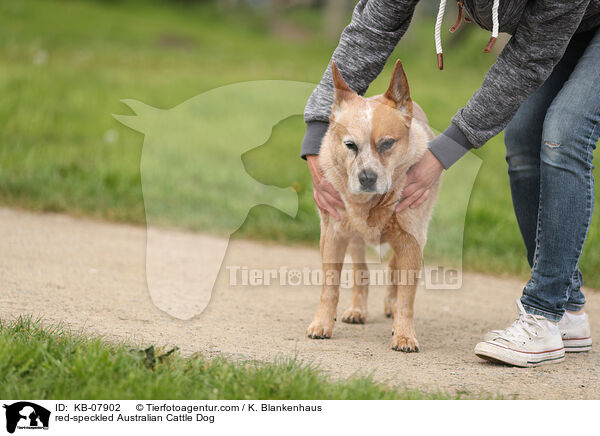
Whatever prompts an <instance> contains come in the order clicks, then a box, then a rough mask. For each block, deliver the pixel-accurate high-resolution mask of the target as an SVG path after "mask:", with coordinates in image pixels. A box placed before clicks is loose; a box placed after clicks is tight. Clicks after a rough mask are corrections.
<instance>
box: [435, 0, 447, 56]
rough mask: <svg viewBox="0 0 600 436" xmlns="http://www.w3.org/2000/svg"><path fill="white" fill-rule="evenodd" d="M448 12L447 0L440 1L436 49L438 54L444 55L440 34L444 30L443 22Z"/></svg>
mask: <svg viewBox="0 0 600 436" xmlns="http://www.w3.org/2000/svg"><path fill="white" fill-rule="evenodd" d="M445 11H446V0H441V1H440V8H439V9H438V14H437V20H436V22H435V49H436V52H437V54H442V37H441V35H440V32H441V30H442V20H443V19H444V12H445Z"/></svg>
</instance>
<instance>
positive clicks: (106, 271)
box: [0, 209, 600, 399]
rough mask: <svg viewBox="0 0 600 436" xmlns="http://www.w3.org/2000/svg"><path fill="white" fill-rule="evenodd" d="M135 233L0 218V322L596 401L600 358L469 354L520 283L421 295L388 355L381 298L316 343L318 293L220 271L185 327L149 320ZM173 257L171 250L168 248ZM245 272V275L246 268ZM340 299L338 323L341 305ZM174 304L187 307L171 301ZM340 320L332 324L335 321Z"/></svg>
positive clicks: (485, 283)
mask: <svg viewBox="0 0 600 436" xmlns="http://www.w3.org/2000/svg"><path fill="white" fill-rule="evenodd" d="M180 236H181V238H172V240H173V241H178V240H182V239H183V240H185V241H186V244H202V246H206V247H210V246H211V244H212V243H214V241H215V239H216V238H214V237H209V236H204V235H196V234H185V233H181V234H180ZM145 245H146V231H145V229H144V228H143V227H134V226H128V225H116V224H108V223H100V222H95V221H92V220H83V219H75V218H70V217H66V216H62V215H38V214H32V213H27V212H21V211H14V210H10V209H0V317H1V318H3V319H12V318H14V317H15V316H16V315H18V314H22V313H30V314H34V315H39V316H42V317H43V318H44V319H45V320H46V322H51V323H55V322H59V321H61V322H64V323H65V324H66V325H68V326H70V327H72V328H74V329H77V330H81V329H83V331H85V332H86V333H87V334H91V335H105V336H106V337H107V338H108V339H110V340H123V341H128V342H136V343H140V344H144V343H155V344H159V345H178V346H179V347H180V348H181V349H182V351H183V352H184V353H186V354H188V353H193V352H197V351H201V352H203V353H206V354H209V355H216V354H219V353H221V354H224V355H226V356H229V357H234V358H244V359H260V360H271V359H274V358H277V357H278V356H288V355H292V354H294V353H296V354H297V356H298V357H299V358H300V359H303V360H308V361H316V362H319V363H320V364H321V366H322V367H323V368H325V369H328V370H331V373H332V374H334V375H336V374H339V375H341V376H348V375H351V374H353V373H357V372H362V373H372V374H373V375H374V377H375V378H376V379H378V380H383V381H387V382H389V383H391V384H397V385H402V384H406V385H407V386H409V387H418V388H421V389H424V390H428V391H436V390H438V389H440V390H443V391H450V392H457V391H468V392H470V393H472V394H486V393H491V394H503V395H507V396H514V397H517V398H540V399H542V398H546V399H547V398H581V399H583V398H586V399H590V398H594V399H598V398H600V359H599V358H600V352H599V350H600V347H599V346H595V348H594V350H593V351H592V352H591V353H588V354H584V355H576V356H568V357H567V359H566V361H565V362H564V363H563V364H561V365H554V366H545V367H540V368H533V369H516V368H509V367H504V366H497V365H493V364H490V363H486V362H483V361H481V360H479V359H478V358H477V357H476V356H475V355H474V354H473V352H472V350H473V347H474V345H475V343H476V342H477V341H478V339H479V338H480V337H481V336H482V335H483V333H484V332H485V331H487V330H489V329H492V328H499V327H503V326H505V325H506V324H507V323H508V322H510V321H512V319H513V318H514V315H515V308H514V299H515V298H516V297H517V296H518V295H519V292H520V287H521V285H522V283H521V282H520V281H519V280H512V279H499V278H495V277H490V276H486V275H480V274H465V275H464V279H463V287H462V289H460V290H457V291H432V290H420V291H419V293H418V294H417V304H416V329H417V335H418V338H419V340H420V343H421V346H422V351H421V352H420V353H418V354H408V355H407V354H403V353H398V352H394V351H392V350H391V349H390V341H391V339H390V331H391V321H390V320H389V319H387V318H385V317H384V316H383V310H382V301H383V292H384V289H383V288H378V287H375V288H373V289H372V291H371V295H370V303H369V321H368V323H367V324H366V325H363V326H356V325H347V324H343V323H341V322H338V323H337V324H336V328H335V331H334V338H333V339H331V340H327V341H315V340H310V339H308V338H306V336H305V330H306V327H307V326H308V324H309V322H310V320H311V317H312V315H313V311H314V309H315V308H316V304H317V302H318V295H319V289H318V287H316V286H309V287H305V286H279V285H277V286H274V285H271V286H255V287H251V286H228V285H227V283H228V279H229V271H227V270H222V271H221V274H220V276H219V279H218V283H217V285H216V287H215V290H214V292H213V295H212V299H211V301H210V304H209V306H208V308H207V309H206V310H205V311H204V312H203V313H202V314H201V315H199V316H197V317H195V318H193V319H192V320H189V321H182V320H178V319H175V318H172V317H171V316H169V315H167V314H165V313H164V312H162V311H160V310H159V309H157V307H156V306H155V305H154V304H153V303H152V300H151V298H150V296H149V293H148V290H147V287H146V279H145ZM167 248H170V249H176V248H177V247H167ZM249 254H250V255H251V256H250V258H251V259H252V262H256V265H259V264H260V265H263V266H264V265H269V266H272V267H275V268H277V267H278V266H280V265H287V266H289V267H290V268H293V267H299V268H302V267H304V266H309V267H314V268H317V267H318V265H319V255H318V252H317V251H315V250H310V249H300V248H289V247H282V246H276V245H268V244H258V243H254V242H248V241H233V242H232V243H231V244H230V247H229V250H228V254H227V263H228V264H230V265H247V263H248V257H249ZM248 266H250V267H252V265H248ZM587 295H588V300H589V303H588V312H589V313H590V314H591V315H592V321H593V322H594V325H593V327H592V328H593V330H594V331H595V332H598V331H600V295H599V294H598V293H596V292H594V291H591V290H588V291H587ZM349 297H350V291H349V290H343V291H342V294H341V299H340V300H341V301H340V309H339V310H340V312H339V314H340V313H341V311H342V310H343V309H345V307H346V305H347V304H348V302H349ZM176 300H177V301H176V304H179V305H183V306H185V305H186V301H185V298H183V297H181V296H179V297H177V299H176ZM339 314H338V316H339Z"/></svg>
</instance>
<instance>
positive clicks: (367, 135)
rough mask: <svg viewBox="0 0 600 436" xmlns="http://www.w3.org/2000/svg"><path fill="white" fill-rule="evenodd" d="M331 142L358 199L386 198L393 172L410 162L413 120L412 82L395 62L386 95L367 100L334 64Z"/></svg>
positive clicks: (351, 188)
mask: <svg viewBox="0 0 600 436" xmlns="http://www.w3.org/2000/svg"><path fill="white" fill-rule="evenodd" d="M331 70H332V74H333V83H334V85H335V91H334V99H333V107H332V111H331V118H330V126H331V127H330V139H329V147H331V150H330V151H331V152H332V156H335V157H334V162H335V165H336V166H337V167H338V168H339V169H340V170H341V167H343V168H345V170H346V175H347V184H348V189H349V191H350V192H351V193H353V194H361V193H362V194H368V193H372V194H385V193H386V192H388V191H389V190H390V188H391V186H392V183H393V176H394V171H395V170H396V168H398V167H401V166H402V164H403V163H405V162H406V161H407V159H410V155H411V154H412V153H410V150H409V131H410V126H411V122H412V116H413V104H412V100H411V99H410V91H409V88H408V81H407V79H406V75H405V73H404V69H403V68H402V63H401V62H400V61H397V62H396V66H395V68H394V73H393V74H392V80H391V82H390V86H389V88H388V90H387V92H386V93H385V94H382V95H378V96H375V97H370V98H364V97H361V96H360V95H358V94H357V93H356V92H354V91H352V90H351V89H350V88H349V87H348V85H347V84H346V82H345V81H344V78H343V77H342V75H341V73H340V71H339V70H338V69H337V67H336V65H335V63H333V62H332V65H331Z"/></svg>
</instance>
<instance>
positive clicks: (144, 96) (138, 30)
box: [0, 0, 600, 287]
mask: <svg viewBox="0 0 600 436" xmlns="http://www.w3.org/2000/svg"><path fill="white" fill-rule="evenodd" d="M281 19H282V20H287V21H284V22H287V23H293V25H294V26H300V27H301V28H303V29H304V31H305V32H304V33H306V34H307V35H308V36H307V37H306V38H304V39H299V40H297V39H289V38H288V37H286V35H274V34H273V33H272V32H271V31H270V30H269V29H270V27H269V25H268V20H267V18H266V17H265V16H261V15H260V14H257V13H254V12H251V11H244V10H240V11H230V12H228V13H226V14H224V13H222V12H219V11H218V10H217V9H216V8H215V6H214V5H213V4H211V3H210V2H208V3H200V4H197V5H194V6H190V5H180V4H177V3H175V4H174V3H173V2H161V1H145V2H142V1H133V0H131V1H112V2H100V1H95V2H94V1H77V0H71V1H66V0H63V1H58V0H56V1H41V0H35V1H34V0H22V1H19V2H13V1H9V0H0V64H1V65H2V68H1V69H0V95H2V98H1V99H0V126H1V127H2V128H1V129H0V203H2V204H4V205H10V206H17V207H23V208H27V209H34V210H44V211H64V212H68V213H72V214H78V215H79V214H81V215H92V216H96V217H102V218H107V219H112V220H119V221H129V222H136V223H144V222H145V220H146V216H145V211H144V203H143V198H142V190H141V178H140V169H139V167H140V156H141V150H142V143H143V136H142V135H141V134H140V133H137V132H135V131H133V130H131V129H128V128H126V127H125V126H123V125H121V124H119V123H118V122H117V121H116V120H114V119H113V118H112V116H111V114H115V113H117V114H118V113H121V114H128V113H130V112H129V109H127V108H126V107H125V106H124V105H123V104H121V103H120V100H121V99H126V98H131V99H136V100H139V101H142V102H144V103H146V104H148V105H151V106H154V107H158V108H172V107H174V106H176V105H178V104H180V103H181V102H183V101H185V100H187V99H189V98H191V97H194V96H196V95H198V94H201V93H203V92H205V91H208V90H211V89H213V88H216V87H219V86H223V85H228V84H232V83H237V82H240V81H249V80H264V79H283V80H294V81H304V82H316V81H318V80H319V78H320V76H321V74H322V71H323V69H324V66H325V65H326V63H327V61H328V59H329V57H330V55H331V52H332V50H333V48H334V44H333V43H326V42H325V43H324V42H323V40H322V37H321V34H320V25H319V23H320V20H321V18H320V16H319V15H318V12H317V11H316V10H312V9H301V8H297V9H292V10H291V11H289V12H287V13H286V14H285V16H284V17H282V18H281ZM57 23H60V25H57ZM433 24H434V21H433V18H430V17H423V18H420V19H415V21H414V24H413V26H412V29H411V31H410V32H409V33H408V34H407V35H406V36H405V38H404V39H403V41H402V42H401V43H400V44H399V46H398V48H397V49H396V51H395V53H394V54H393V55H392V61H391V62H390V63H389V65H388V66H387V67H386V69H385V70H384V72H383V73H382V75H381V76H380V78H379V79H377V80H376V81H375V82H374V84H373V85H372V87H371V89H370V91H369V93H370V94H374V93H378V92H382V91H383V90H384V89H385V87H386V85H387V81H388V79H389V76H390V74H391V67H392V64H393V60H395V59H396V58H401V59H402V60H403V62H404V65H405V68H406V70H407V74H408V76H409V80H410V83H411V90H412V95H413V98H414V99H415V100H416V101H417V102H418V103H419V104H421V106H422V107H423V108H424V109H425V111H426V113H427V114H428V116H429V118H430V122H431V125H432V126H433V127H434V128H436V129H438V130H442V129H444V128H445V127H446V125H447V124H448V121H449V119H450V118H451V116H452V115H453V114H454V113H455V112H456V110H457V109H459V108H460V107H461V106H462V105H464V103H465V102H466V101H467V99H468V97H469V96H470V95H471V94H472V93H473V92H474V91H475V90H476V89H477V87H478V86H479V84H480V83H481V80H482V78H483V75H484V73H485V71H486V70H487V68H488V67H489V65H491V63H492V62H493V57H492V56H490V55H485V54H482V53H481V47H483V46H484V45H485V43H486V42H487V38H488V36H489V35H488V34H487V33H486V32H484V31H479V30H473V31H472V32H471V33H470V34H469V35H467V37H466V38H465V39H464V40H463V41H461V43H460V44H457V45H456V46H454V47H450V44H449V43H448V42H449V41H450V39H451V38H450V35H448V34H446V35H444V37H445V43H446V53H445V61H446V62H445V63H446V67H445V70H444V71H443V72H440V71H437V68H436V58H435V50H434V47H433ZM303 133H304V125H303V123H302V120H301V117H300V116H292V117H289V118H287V119H285V120H283V121H281V122H280V123H279V124H277V125H276V126H275V128H274V130H273V132H272V136H271V137H270V138H269V139H268V140H267V142H266V143H265V144H264V145H261V146H259V147H257V148H256V149H254V150H252V151H248V152H246V153H244V154H243V156H242V161H243V164H244V165H245V167H246V169H247V171H248V172H249V174H251V175H252V176H253V177H255V178H256V179H257V180H259V181H261V182H263V183H267V184H274V185H277V186H289V185H293V186H294V187H295V189H296V190H297V191H298V193H299V212H298V216H297V218H296V219H291V218H289V217H287V216H286V215H285V214H283V213H282V212H281V211H279V210H276V209H275V208H272V207H268V206H257V207H254V208H252V210H251V211H250V214H249V216H248V218H247V220H246V221H245V222H244V225H243V226H242V227H241V229H240V230H239V231H238V232H237V233H236V236H239V237H246V238H259V239H270V240H277V241H284V242H299V243H311V244H315V242H316V241H317V239H318V232H319V226H318V219H317V215H316V213H315V208H314V205H313V202H312V196H311V185H310V178H309V175H308V172H307V170H306V166H305V164H304V162H302V161H301V160H300V159H298V153H299V147H300V142H301V140H302V136H303ZM222 147H223V148H222V149H221V150H219V151H220V152H223V153H227V152H228V149H227V144H225V145H223V146H222ZM231 151H232V150H229V152H231ZM476 154H477V155H478V156H479V157H480V158H481V159H483V165H482V167H481V170H480V172H479V175H478V177H477V180H476V183H475V186H474V188H473V192H472V195H471V197H470V202H469V205H468V210H467V214H466V223H465V233H464V249H463V256H464V258H463V262H464V266H465V267H466V268H468V269H472V270H480V271H487V272H495V273H502V274H520V275H525V274H526V273H527V270H528V266H527V264H526V261H525V258H524V247H523V244H522V242H521V240H520V236H519V232H518V228H517V225H516V221H515V218H514V216H513V213H512V207H511V200H510V194H509V190H508V180H507V176H506V164H505V162H504V159H503V154H504V150H503V145H502V138H501V136H499V137H497V138H494V139H493V140H492V141H490V143H488V144H487V145H486V146H485V147H484V149H483V150H480V151H477V152H476ZM228 162H235V160H225V159H224V160H222V164H221V165H219V166H218V168H217V169H218V171H221V172H222V173H224V174H227V173H228V172H229V173H231V174H233V173H234V170H233V167H231V166H230V164H229V163H228ZM237 162H239V161H237ZM198 171H199V172H200V173H202V174H205V175H206V176H209V175H211V174H214V173H215V171H216V169H215V166H214V163H213V161H211V160H208V159H207V161H206V162H204V164H203V163H202V162H200V163H199V166H198ZM162 182H164V183H163V185H161V186H163V188H162V191H161V192H160V194H161V195H162V196H163V197H165V198H169V199H171V200H173V202H175V203H176V204H171V203H169V204H168V207H163V208H162V210H161V209H160V208H158V209H157V211H158V212H157V215H156V216H153V219H155V220H157V222H161V223H163V224H168V225H176V226H177V225H179V226H185V227H190V228H193V229H199V230H204V231H210V232H217V233H219V232H221V233H222V232H225V233H226V232H227V230H228V229H229V227H228V226H231V222H230V221H228V220H227V219H226V218H227V217H231V216H234V215H236V214H238V213H239V209H240V208H241V206H240V204H239V203H238V201H237V200H236V198H237V197H236V196H242V197H244V196H246V195H247V194H248V192H247V191H245V190H244V189H245V188H244V187H243V185H241V184H240V183H241V182H240V181H239V180H238V181H236V182H235V183H231V184H224V186H223V189H219V190H218V191H213V192H209V191H208V190H202V188H201V186H199V187H198V189H197V190H194V189H192V188H193V187H191V188H190V187H189V186H188V188H187V190H185V189H184V188H183V187H182V186H173V185H172V184H169V183H168V182H169V180H168V179H167V178H164V179H163V180H162ZM447 189H448V192H451V187H448V188H447ZM233 190H235V192H232V191H233ZM192 191H194V192H192ZM171 194H177V195H173V196H171ZM188 194H190V195H191V194H193V195H194V196H193V197H190V196H189V195H188ZM598 195H600V194H598ZM190 198H193V199H194V200H195V201H199V202H200V203H201V204H202V206H203V210H202V213H201V214H200V215H193V216H191V215H190V204H189V199H190ZM186 199H187V200H188V201H187V203H185V201H186ZM451 200H452V199H451V198H449V200H447V201H446V202H445V203H444V204H443V207H438V209H437V211H436V220H437V222H438V224H436V223H435V222H434V229H433V232H434V233H433V235H435V237H432V238H430V240H429V246H428V249H427V255H428V256H429V257H428V258H429V259H435V258H436V257H437V258H440V259H443V258H447V257H448V256H451V255H452V253H455V252H456V250H455V249H456V248H457V247H452V245H457V244H458V245H460V243H459V242H458V241H456V238H446V237H444V232H443V230H444V229H445V226H446V225H450V226H454V228H458V227H460V226H461V225H462V219H463V218H462V217H461V213H459V211H457V210H456V206H454V204H459V203H460V202H457V203H454V202H453V201H451ZM177 201H179V203H177ZM166 204H167V203H165V205H166ZM436 226H437V227H436ZM436 228H437V229H438V230H437V231H436V230H435V229H436ZM437 235H439V237H438V236H437ZM598 243H600V228H599V226H598V225H597V219H594V221H593V223H592V229H591V231H590V234H589V237H588V242H587V244H586V249H585V251H584V255H583V258H582V261H581V267H582V269H583V272H584V276H585V277H586V278H587V281H586V283H587V284H588V285H591V286H596V287H600V251H599V250H594V249H593V247H595V246H596V245H597V244H598ZM460 248H462V247H458V249H460ZM453 250H454V251H453Z"/></svg>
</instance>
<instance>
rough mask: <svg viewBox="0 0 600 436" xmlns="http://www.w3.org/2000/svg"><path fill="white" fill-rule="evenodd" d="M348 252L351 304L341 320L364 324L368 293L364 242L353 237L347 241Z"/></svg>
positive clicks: (367, 272)
mask: <svg viewBox="0 0 600 436" xmlns="http://www.w3.org/2000/svg"><path fill="white" fill-rule="evenodd" d="M348 253H350V256H351V257H352V264H353V265H352V267H353V273H354V287H353V289H352V304H351V305H350V307H349V308H348V309H346V311H345V312H344V313H343V315H342V321H343V322H346V323H349V324H364V323H365V322H366V321H367V296H368V295H369V269H368V268H367V262H366V258H365V242H364V241H363V240H362V239H360V238H354V239H352V240H350V242H349V243H348Z"/></svg>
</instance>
